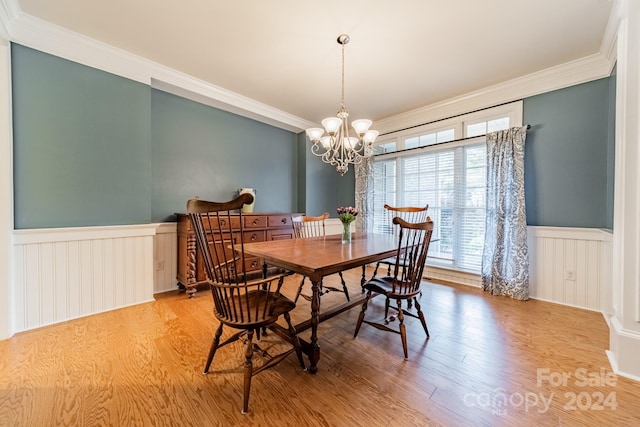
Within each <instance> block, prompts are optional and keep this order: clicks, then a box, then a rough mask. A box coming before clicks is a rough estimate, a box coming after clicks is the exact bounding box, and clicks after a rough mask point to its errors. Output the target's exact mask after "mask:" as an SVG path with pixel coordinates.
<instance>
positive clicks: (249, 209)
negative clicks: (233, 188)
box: [238, 188, 256, 213]
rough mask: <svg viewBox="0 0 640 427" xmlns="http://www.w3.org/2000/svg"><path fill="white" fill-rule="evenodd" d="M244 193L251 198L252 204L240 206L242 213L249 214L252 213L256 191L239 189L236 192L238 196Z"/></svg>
mask: <svg viewBox="0 0 640 427" xmlns="http://www.w3.org/2000/svg"><path fill="white" fill-rule="evenodd" d="M244 193H249V194H251V195H252V196H253V203H251V204H248V205H242V213H251V212H253V206H254V205H255V204H256V190H254V189H253V188H240V189H239V190H238V196H239V195H241V194H244Z"/></svg>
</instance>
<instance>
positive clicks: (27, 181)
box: [11, 44, 151, 229]
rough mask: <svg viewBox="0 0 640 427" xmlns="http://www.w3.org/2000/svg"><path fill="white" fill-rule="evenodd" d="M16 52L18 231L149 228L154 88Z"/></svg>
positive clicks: (14, 48) (32, 53) (18, 49)
mask: <svg viewBox="0 0 640 427" xmlns="http://www.w3.org/2000/svg"><path fill="white" fill-rule="evenodd" d="M11 51H12V58H11V63H12V64H11V65H12V81H13V96H12V98H13V137H14V147H13V153H14V154H13V155H14V159H13V170H14V206H15V214H14V216H15V227H16V228H18V229H20V228H42V227H73V226H90V225H115V224H139V223H148V222H149V220H150V218H151V203H150V198H149V194H150V191H151V181H150V177H151V164H150V161H149V153H150V148H151V147H150V137H149V133H150V129H149V113H150V109H149V87H148V86H145V85H143V84H139V83H136V82H133V81H131V80H127V79H123V78H120V77H117V76H114V75H112V74H109V73H105V72H102V71H99V70H96V69H93V68H89V67H85V66H82V65H78V64H76V63H73V62H69V61H66V60H64V59H60V58H57V57H55V56H51V55H46V54H43V53H41V52H38V51H35V50H32V49H28V48H25V47H22V46H19V45H15V44H14V45H12V48H11Z"/></svg>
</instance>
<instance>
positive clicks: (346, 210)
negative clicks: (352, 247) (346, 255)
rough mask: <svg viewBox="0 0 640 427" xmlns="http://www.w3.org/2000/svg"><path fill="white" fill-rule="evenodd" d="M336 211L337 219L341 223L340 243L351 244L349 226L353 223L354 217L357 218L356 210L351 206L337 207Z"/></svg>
mask: <svg viewBox="0 0 640 427" xmlns="http://www.w3.org/2000/svg"><path fill="white" fill-rule="evenodd" d="M337 211H338V218H340V222H342V243H349V242H351V227H350V224H351V223H352V222H353V221H355V219H356V216H358V210H357V209H356V208H352V207H351V206H346V207H339V208H338V209H337Z"/></svg>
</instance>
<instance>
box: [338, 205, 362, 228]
mask: <svg viewBox="0 0 640 427" xmlns="http://www.w3.org/2000/svg"><path fill="white" fill-rule="evenodd" d="M337 211H338V218H340V221H341V222H342V223H343V224H351V223H352V222H353V221H355V219H356V216H358V210H357V209H356V208H352V207H351V206H344V207H340V208H338V209H337Z"/></svg>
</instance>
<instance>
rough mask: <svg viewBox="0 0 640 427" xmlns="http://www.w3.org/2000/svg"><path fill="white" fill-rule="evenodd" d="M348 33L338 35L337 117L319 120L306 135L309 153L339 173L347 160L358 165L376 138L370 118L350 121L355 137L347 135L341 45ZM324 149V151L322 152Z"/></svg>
mask: <svg viewBox="0 0 640 427" xmlns="http://www.w3.org/2000/svg"><path fill="white" fill-rule="evenodd" d="M349 40H350V39H349V36H348V35H346V34H341V35H339V36H338V39H337V41H338V44H340V45H341V46H342V98H341V102H340V109H339V110H338V113H337V117H329V118H326V119H324V120H323V121H322V126H323V127H324V129H322V128H309V129H307V131H306V132H307V136H308V137H309V139H310V140H311V142H312V145H311V152H312V153H313V154H315V155H316V156H319V157H321V158H322V161H323V162H325V163H328V164H330V165H332V166H335V167H336V170H337V171H338V173H340V175H344V174H345V173H346V172H347V171H348V170H349V163H353V164H358V163H360V162H361V161H362V158H363V157H364V156H365V151H366V148H367V147H369V146H371V145H372V144H373V142H374V141H375V140H376V138H377V137H378V131H377V130H369V127H371V120H367V119H359V120H354V121H353V122H352V123H351V126H353V129H354V130H355V134H356V135H357V137H356V136H350V135H349V126H348V125H347V118H348V117H349V112H348V111H347V109H346V108H345V106H344V46H345V45H346V44H347V43H349ZM325 132H326V135H325ZM323 150H324V151H323Z"/></svg>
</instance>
